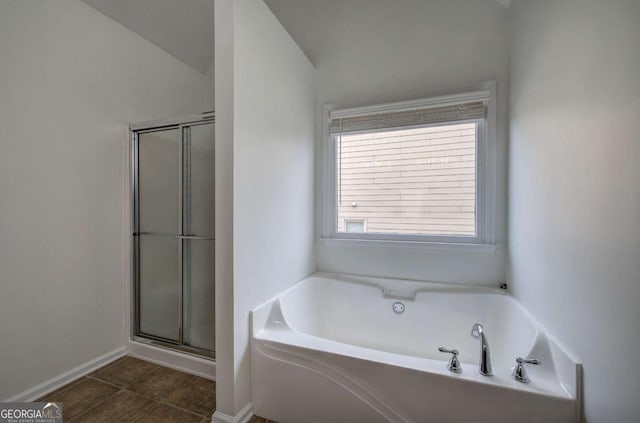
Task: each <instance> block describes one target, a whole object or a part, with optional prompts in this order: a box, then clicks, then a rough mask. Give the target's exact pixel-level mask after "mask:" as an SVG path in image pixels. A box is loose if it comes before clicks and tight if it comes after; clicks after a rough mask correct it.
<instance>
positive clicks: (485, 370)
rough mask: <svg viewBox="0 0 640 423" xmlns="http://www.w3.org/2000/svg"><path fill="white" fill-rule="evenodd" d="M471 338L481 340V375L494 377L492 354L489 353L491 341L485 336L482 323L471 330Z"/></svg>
mask: <svg viewBox="0 0 640 423" xmlns="http://www.w3.org/2000/svg"><path fill="white" fill-rule="evenodd" d="M471 336H473V337H474V338H476V339H479V340H480V374H481V375H484V376H492V375H493V371H492V369H491V353H490V352H489V341H488V340H487V337H486V335H485V334H484V328H483V327H482V325H481V324H480V323H476V324H474V325H473V327H472V328H471Z"/></svg>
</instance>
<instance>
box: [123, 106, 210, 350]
mask: <svg viewBox="0 0 640 423" xmlns="http://www.w3.org/2000/svg"><path fill="white" fill-rule="evenodd" d="M131 136H132V155H131V157H132V166H131V168H132V181H133V234H132V242H133V245H132V247H133V248H132V249H133V266H132V269H133V275H132V276H133V298H134V301H133V304H132V306H133V307H132V313H133V318H132V325H133V327H132V333H133V339H134V340H136V341H140V342H145V343H149V344H153V345H156V346H162V347H166V348H172V349H177V350H180V351H183V352H188V353H191V354H195V355H199V356H203V357H207V358H212V359H213V358H215V345H214V340H215V332H214V331H215V329H214V315H215V313H214V310H215V308H214V303H215V301H214V296H215V291H214V219H215V217H214V201H215V198H214V119H213V114H203V115H201V116H197V117H192V118H189V119H181V120H173V121H165V122H159V123H154V124H141V125H134V126H132V127H131Z"/></svg>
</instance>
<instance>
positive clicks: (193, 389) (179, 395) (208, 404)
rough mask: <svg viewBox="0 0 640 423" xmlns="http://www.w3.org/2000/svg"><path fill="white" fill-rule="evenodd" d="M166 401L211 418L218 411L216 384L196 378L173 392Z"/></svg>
mask: <svg viewBox="0 0 640 423" xmlns="http://www.w3.org/2000/svg"><path fill="white" fill-rule="evenodd" d="M164 401H166V402H167V403H170V404H173V405H175V406H176V407H179V408H184V409H185V410H189V411H192V412H194V413H196V414H201V415H203V416H211V414H213V411H214V410H215V409H216V383H215V382H213V381H211V380H207V379H204V378H201V377H198V376H194V377H193V379H191V380H190V381H189V382H188V383H187V384H186V385H183V386H180V387H178V388H176V389H174V390H173V391H171V392H170V393H169V394H168V396H167V397H165V398H164Z"/></svg>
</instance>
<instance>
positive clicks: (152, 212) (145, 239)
mask: <svg viewBox="0 0 640 423" xmlns="http://www.w3.org/2000/svg"><path fill="white" fill-rule="evenodd" d="M179 135H180V133H179V130H178V129H168V130H159V131H152V132H142V133H139V134H138V158H139V160H138V213H139V228H140V229H139V233H138V237H139V247H138V293H139V295H138V319H139V323H138V331H139V332H140V334H141V335H147V336H150V337H154V338H159V339H163V340H167V341H173V342H178V341H179V340H180V322H179V316H180V310H181V308H180V284H179V283H178V282H179V280H180V279H179V277H180V273H179V268H180V262H179V260H178V259H179V257H178V252H179V245H180V242H179V240H177V239H176V238H175V235H176V234H177V233H178V230H179V227H178V222H179V220H178V218H179V210H178V207H177V205H178V200H179V198H180V197H179V190H180V184H179V182H180V179H179V178H180V161H179V157H180V145H179V142H180V141H179V140H180V138H179Z"/></svg>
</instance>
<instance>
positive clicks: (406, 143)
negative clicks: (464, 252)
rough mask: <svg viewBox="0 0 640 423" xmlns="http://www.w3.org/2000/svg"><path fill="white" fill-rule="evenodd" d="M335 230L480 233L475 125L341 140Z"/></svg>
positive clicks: (391, 132)
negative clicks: (476, 199)
mask: <svg viewBox="0 0 640 423" xmlns="http://www.w3.org/2000/svg"><path fill="white" fill-rule="evenodd" d="M336 148H337V151H336V160H337V163H336V165H337V166H336V169H337V175H336V181H337V191H336V193H337V199H336V202H337V209H338V210H337V212H338V219H337V225H338V228H337V229H338V232H378V233H406V234H433V235H475V231H476V228H475V213H476V208H475V203H476V201H475V197H476V124H475V123H464V124H452V125H446V126H435V127H434V126H432V127H425V128H414V129H401V130H393V131H386V132H374V133H363V134H342V135H341V136H338V137H337V139H336Z"/></svg>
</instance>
